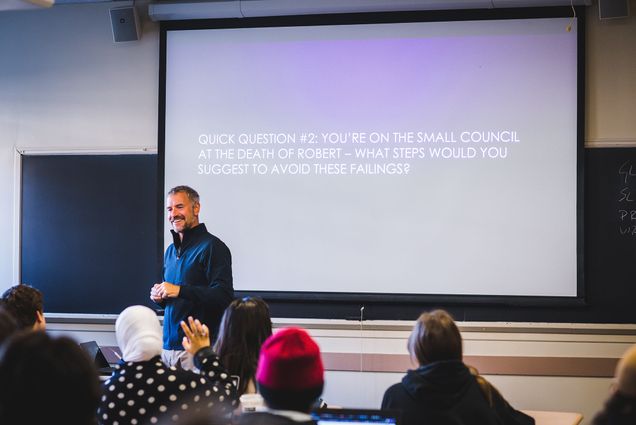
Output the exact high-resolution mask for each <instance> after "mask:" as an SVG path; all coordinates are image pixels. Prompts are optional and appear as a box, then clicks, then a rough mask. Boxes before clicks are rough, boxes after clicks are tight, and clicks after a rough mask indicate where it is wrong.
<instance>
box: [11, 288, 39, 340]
mask: <svg viewBox="0 0 636 425" xmlns="http://www.w3.org/2000/svg"><path fill="white" fill-rule="evenodd" d="M1 305H2V306H4V308H6V309H7V311H8V312H9V313H11V315H12V316H13V317H14V319H15V320H16V322H17V323H18V327H19V328H20V329H33V330H44V329H45V328H46V321H45V320H44V305H43V302H42V292H40V291H38V290H37V289H35V288H34V287H32V286H29V285H22V284H21V285H16V286H12V287H11V288H9V289H7V290H6V291H5V292H4V294H2V303H1Z"/></svg>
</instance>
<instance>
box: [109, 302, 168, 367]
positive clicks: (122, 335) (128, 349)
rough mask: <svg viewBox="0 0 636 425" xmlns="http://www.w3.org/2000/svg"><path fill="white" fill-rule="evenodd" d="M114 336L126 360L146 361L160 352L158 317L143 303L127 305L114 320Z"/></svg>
mask: <svg viewBox="0 0 636 425" xmlns="http://www.w3.org/2000/svg"><path fill="white" fill-rule="evenodd" d="M115 336H116V337H117V344H118V345H119V348H120V349H121V352H122V358H123V359H124V361H127V362H142V361H147V360H150V359H151V358H153V357H154V356H158V355H160V354H161V347H162V345H163V344H162V332H161V325H160V324H159V318H157V315H156V314H155V312H154V311H152V310H151V309H149V308H148V307H144V306H143V305H134V306H132V307H128V308H127V309H125V310H124V311H122V312H121V313H120V314H119V317H118V318H117V322H115Z"/></svg>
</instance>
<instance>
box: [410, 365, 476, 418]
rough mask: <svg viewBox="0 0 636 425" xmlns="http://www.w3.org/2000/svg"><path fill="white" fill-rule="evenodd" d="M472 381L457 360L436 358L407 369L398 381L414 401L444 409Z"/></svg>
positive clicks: (466, 389) (457, 397) (473, 380)
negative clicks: (417, 366)
mask: <svg viewBox="0 0 636 425" xmlns="http://www.w3.org/2000/svg"><path fill="white" fill-rule="evenodd" d="M474 384H475V378H474V377H473V376H472V375H471V374H470V371H469V370H468V368H467V367H466V365H464V363H463V362H462V361H460V360H448V361H440V362H435V363H431V364H428V365H426V366H420V367H419V368H417V369H415V370H409V371H408V372H407V373H406V375H405V376H404V378H402V385H404V388H405V389H406V391H407V392H408V393H409V394H410V395H411V396H412V397H413V398H414V399H416V400H418V402H420V403H422V404H425V405H431V406H436V407H437V408H441V409H445V408H449V407H451V406H454V405H455V404H457V403H458V402H459V401H460V400H461V399H462V398H463V397H464V395H465V394H466V392H467V391H468V390H469V389H470V387H471V385H474Z"/></svg>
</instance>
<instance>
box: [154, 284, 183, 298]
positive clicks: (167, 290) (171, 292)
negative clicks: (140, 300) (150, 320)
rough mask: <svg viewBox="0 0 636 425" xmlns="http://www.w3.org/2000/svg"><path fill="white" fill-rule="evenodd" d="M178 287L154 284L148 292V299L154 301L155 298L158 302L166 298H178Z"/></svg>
mask: <svg viewBox="0 0 636 425" xmlns="http://www.w3.org/2000/svg"><path fill="white" fill-rule="evenodd" d="M180 289H181V287H180V286H179V285H173V284H172V283H168V282H161V283H156V284H155V285H154V286H153V287H152V289H151V290H150V299H151V300H153V301H155V298H156V299H158V300H159V301H162V300H165V299H166V298H177V297H178V296H179V290H180Z"/></svg>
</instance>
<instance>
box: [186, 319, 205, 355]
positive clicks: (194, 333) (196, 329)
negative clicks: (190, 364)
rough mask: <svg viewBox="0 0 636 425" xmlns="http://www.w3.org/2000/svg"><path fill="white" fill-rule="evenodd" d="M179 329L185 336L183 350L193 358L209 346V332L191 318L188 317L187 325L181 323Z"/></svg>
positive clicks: (197, 320)
mask: <svg viewBox="0 0 636 425" xmlns="http://www.w3.org/2000/svg"><path fill="white" fill-rule="evenodd" d="M181 329H183V333H184V334H185V336H184V337H183V342H182V345H183V348H184V349H185V350H186V351H187V352H188V353H190V354H192V355H193V356H194V355H195V354H196V353H197V351H199V350H200V349H202V348H205V347H209V346H210V330H209V329H208V327H207V326H205V325H204V324H202V323H201V322H199V319H196V320H194V319H193V318H192V316H190V317H188V323H186V322H184V321H183V320H182V321H181Z"/></svg>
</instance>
